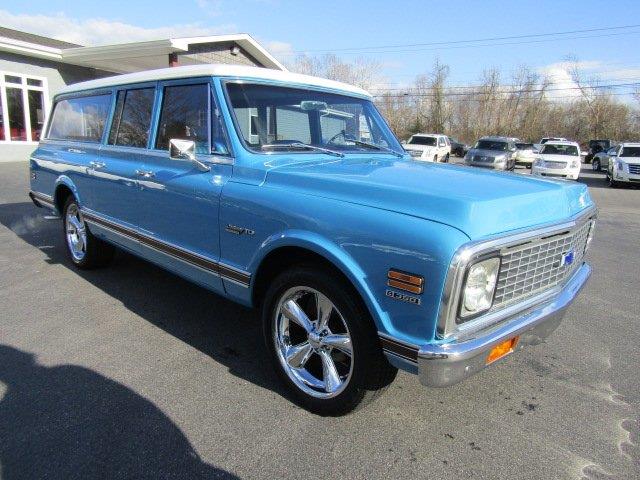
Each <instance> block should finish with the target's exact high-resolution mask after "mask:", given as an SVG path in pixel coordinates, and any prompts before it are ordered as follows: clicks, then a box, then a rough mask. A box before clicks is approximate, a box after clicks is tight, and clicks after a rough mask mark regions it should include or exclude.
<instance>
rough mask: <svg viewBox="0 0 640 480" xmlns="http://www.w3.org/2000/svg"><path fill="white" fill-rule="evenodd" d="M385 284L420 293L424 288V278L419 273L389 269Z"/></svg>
mask: <svg viewBox="0 0 640 480" xmlns="http://www.w3.org/2000/svg"><path fill="white" fill-rule="evenodd" d="M387 285H389V286H390V287H394V288H398V289H400V290H405V291H407V292H411V293H415V294H417V295H420V294H421V293H422V291H423V290H424V278H423V277H421V276H419V275H412V274H410V273H405V272H399V271H398V270H389V272H388V273H387Z"/></svg>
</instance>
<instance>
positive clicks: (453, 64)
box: [0, 0, 640, 94]
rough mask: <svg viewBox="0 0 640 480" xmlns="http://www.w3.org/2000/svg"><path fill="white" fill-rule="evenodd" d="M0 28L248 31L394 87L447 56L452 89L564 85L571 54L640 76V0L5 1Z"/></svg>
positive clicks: (81, 39) (101, 40)
mask: <svg viewBox="0 0 640 480" xmlns="http://www.w3.org/2000/svg"><path fill="white" fill-rule="evenodd" d="M3 5H4V6H3ZM0 25H2V26H5V27H9V28H16V29H19V30H25V31H29V32H33V33H39V34H42V35H46V36H51V37H54V38H58V39H61V40H67V41H71V42H75V43H80V44H83V45H100V44H107V43H120V42H129V41H141V40H153V39H158V38H167V37H169V36H174V37H175V36H197V35H212V34H220V33H240V32H242V33H249V34H251V35H252V36H253V37H254V38H256V39H257V40H258V41H260V42H261V43H262V44H263V45H264V46H265V47H266V48H267V49H268V50H269V51H270V52H271V53H273V54H274V55H275V56H276V57H277V58H278V59H279V60H281V61H283V62H284V63H286V62H290V61H292V60H293V59H294V58H295V56H296V55H298V54H301V53H307V54H309V55H321V54H324V53H334V54H336V55H338V56H340V57H341V58H342V59H343V60H346V61H349V60H355V59H357V58H358V57H360V58H366V59H370V60H373V61H375V62H377V63H379V64H380V65H381V69H380V73H381V76H382V78H381V81H380V83H381V86H389V87H391V88H398V87H404V86H406V85H408V84H409V83H410V82H412V80H413V79H414V78H415V77H416V75H419V74H423V73H426V72H428V71H429V70H430V68H431V67H432V65H433V63H434V62H435V61H436V59H437V60H439V61H440V62H442V63H444V64H447V65H448V66H449V67H450V77H449V83H450V84H451V85H472V84H474V83H477V82H478V81H479V79H480V76H481V75H482V72H483V71H484V70H486V69H489V68H499V69H500V70H501V72H502V74H503V76H504V78H505V83H508V81H507V80H508V78H509V76H510V75H512V74H513V72H515V71H516V70H517V69H518V68H519V67H520V66H522V65H526V66H529V67H531V68H533V69H535V70H536V71H538V72H540V73H546V74H548V75H550V77H551V78H552V81H553V82H554V86H557V88H564V87H567V86H572V82H571V79H570V77H569V74H568V72H567V68H568V67H567V65H568V64H567V59H568V58H573V59H576V60H577V61H579V62H580V63H579V65H580V66H581V68H582V70H583V73H584V75H585V76H587V77H594V76H597V77H599V78H601V79H602V81H603V83H610V84H619V83H633V82H640V54H639V51H640V49H639V48H638V47H639V46H640V1H638V0H635V1H615V0H614V1H606V2H605V1H593V0H579V1H578V0H575V1H563V0H536V1H531V0H524V1H523V0H520V1H511V2H505V1H495V0H484V1H470V0H469V1H459V0H449V1H429V0H422V1H404V2H401V1H395V2H389V1H379V0H354V1H333V0H325V1H316V2H304V1H294V0H234V1H232V0H179V1H176V0H173V1H169V0H153V1H147V0H136V1H132V0H128V1H124V0H119V1H106V0H105V1H101V2H91V1H87V0H46V1H40V0H30V1H29V2H13V3H5V2H2V3H0ZM612 27H615V28H612ZM621 27H622V28H621ZM586 30H589V31H586ZM560 32H573V33H560ZM548 34H556V35H548ZM496 37H500V38H501V39H500V40H486V39H493V38H496ZM505 37H511V38H505ZM513 37H520V38H513ZM634 88H636V87H634V86H626V87H625V86H619V87H615V90H614V91H616V92H618V93H620V94H624V93H626V92H631V91H632V90H633V89H634Z"/></svg>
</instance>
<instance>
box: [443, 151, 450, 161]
mask: <svg viewBox="0 0 640 480" xmlns="http://www.w3.org/2000/svg"><path fill="white" fill-rule="evenodd" d="M443 162H444V163H449V154H448V153H447V154H446V155H445V157H444V160H443Z"/></svg>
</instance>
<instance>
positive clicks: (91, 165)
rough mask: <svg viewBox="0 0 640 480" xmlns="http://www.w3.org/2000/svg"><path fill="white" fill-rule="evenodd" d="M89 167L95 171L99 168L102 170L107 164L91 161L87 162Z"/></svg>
mask: <svg viewBox="0 0 640 480" xmlns="http://www.w3.org/2000/svg"><path fill="white" fill-rule="evenodd" d="M89 166H90V167H91V168H95V169H96V170H98V169H99V168H104V167H106V166H107V164H106V163H104V162H95V161H93V160H92V161H91V162H89Z"/></svg>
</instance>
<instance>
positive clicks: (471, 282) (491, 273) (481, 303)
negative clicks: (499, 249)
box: [460, 258, 500, 318]
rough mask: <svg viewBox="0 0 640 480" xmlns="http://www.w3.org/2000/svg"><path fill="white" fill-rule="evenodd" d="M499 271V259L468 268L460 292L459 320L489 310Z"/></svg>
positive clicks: (485, 261) (488, 260) (484, 261)
mask: <svg viewBox="0 0 640 480" xmlns="http://www.w3.org/2000/svg"><path fill="white" fill-rule="evenodd" d="M499 269H500V259H499V258H489V259H487V260H483V261H480V262H478V263H476V264H474V265H471V266H470V267H469V270H468V271H467V278H466V281H465V284H464V288H463V290H462V306H461V308H460V317H461V318H466V317H470V316H473V315H477V314H479V313H482V312H484V311H486V310H489V308H491V304H492V303H493V292H494V291H495V288H496V282H497V280H498V270H499Z"/></svg>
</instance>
